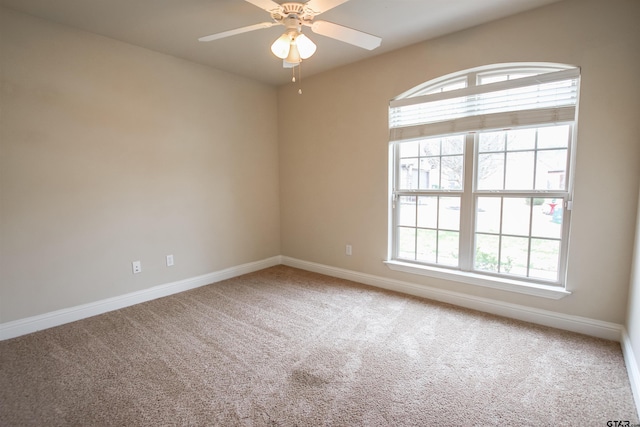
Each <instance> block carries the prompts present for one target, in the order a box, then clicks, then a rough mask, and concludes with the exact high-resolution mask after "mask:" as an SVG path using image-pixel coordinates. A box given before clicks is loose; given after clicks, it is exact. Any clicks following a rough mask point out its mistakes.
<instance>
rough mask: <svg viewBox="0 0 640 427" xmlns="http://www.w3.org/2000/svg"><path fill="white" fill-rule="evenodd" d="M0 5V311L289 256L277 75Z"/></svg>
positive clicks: (25, 312) (84, 299) (13, 315)
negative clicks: (284, 242) (208, 61)
mask: <svg viewBox="0 0 640 427" xmlns="http://www.w3.org/2000/svg"><path fill="white" fill-rule="evenodd" d="M0 15H1V21H0V35H1V45H0V47H1V62H0V67H1V73H2V81H1V85H2V86H1V98H0V112H1V116H0V120H1V123H0V144H1V145H0V156H1V157H0V186H1V187H0V209H1V210H0V250H1V252H0V260H1V265H0V323H3V322H8V321H11V320H16V319H21V318H25V317H29V316H33V315H37V314H41V313H46V312H50V311H53V310H57V309H63V308H67V307H72V306H76V305H79V304H83V303H88V302H92V301H97V300H101V299H104V298H108V297H113V296H117V295H122V294H125V293H129V292H133V291H137V290H142V289H145V288H149V287H152V286H155V285H158V284H164V283H169V282H173V281H177V280H181V279H185V278H191V277H194V276H198V275H201V274H206V273H210V272H214V271H218V270H221V269H224V268H227V267H230V266H237V265H240V264H243V263H246V262H251V261H256V260H261V259H264V258H268V257H271V256H275V255H279V254H280V228H279V227H280V223H279V215H280V214H279V204H278V200H279V193H278V192H279V189H278V141H277V137H278V134H277V111H276V110H277V93H276V90H275V89H274V88H272V87H269V86H266V85H263V84H259V83H256V82H253V81H250V80H246V79H243V78H239V77H236V76H233V75H229V74H225V73H222V72H218V71H215V70H212V69H210V68H207V67H204V66H200V65H196V64H193V63H189V62H186V61H183V60H179V59H176V58H173V57H169V56H166V55H162V54H158V53H155V52H151V51H149V50H145V49H141V48H138V47H134V46H131V45H127V44H124V43H120V42H117V41H114V40H111V39H107V38H103V37H100V36H96V35H93V34H89V33H84V32H81V31H76V30H73V29H70V28H68V27H63V26H59V25H56V24H53V23H50V22H46V21H42V20H39V19H35V18H31V17H29V16H27V15H23V14H18V13H14V12H12V11H9V10H8V9H2V8H0ZM167 254H173V255H174V257H175V263H176V264H175V266H174V267H171V268H167V267H166V266H165V256H166V255H167ZM133 260H141V261H142V268H143V272H142V273H141V274H138V275H135V276H134V275H133V274H132V273H131V261H133Z"/></svg>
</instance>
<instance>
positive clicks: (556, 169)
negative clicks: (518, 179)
mask: <svg viewBox="0 0 640 427" xmlns="http://www.w3.org/2000/svg"><path fill="white" fill-rule="evenodd" d="M566 169H567V150H566V149H564V148H563V149H559V150H543V151H539V152H538V161H537V164H536V190H565V189H566Z"/></svg>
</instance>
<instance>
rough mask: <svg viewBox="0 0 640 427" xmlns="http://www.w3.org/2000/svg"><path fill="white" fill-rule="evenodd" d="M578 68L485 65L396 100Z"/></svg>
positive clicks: (423, 85) (535, 64)
mask: <svg viewBox="0 0 640 427" xmlns="http://www.w3.org/2000/svg"><path fill="white" fill-rule="evenodd" d="M576 68H577V67H575V66H573V65H567V64H558V63H550V62H514V63H504V64H491V65H483V66H480V67H475V68H470V69H467V70H462V71H456V72H455V73H451V74H447V75H445V76H440V77H437V78H435V79H432V80H429V81H427V82H424V83H421V84H419V85H418V86H415V87H413V88H411V89H409V90H408V91H406V92H404V93H402V94H400V95H398V96H397V97H395V98H394V100H399V99H406V98H414V97H417V96H422V95H430V94H434V93H440V92H449V91H452V90H456V89H463V88H466V87H469V86H480V85H484V84H489V83H496V82H502V81H507V80H515V79H519V78H524V77H531V76H537V75H540V74H547V73H553V72H556V71H563V70H569V69H576Z"/></svg>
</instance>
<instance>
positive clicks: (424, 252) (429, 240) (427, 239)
mask: <svg viewBox="0 0 640 427" xmlns="http://www.w3.org/2000/svg"><path fill="white" fill-rule="evenodd" d="M437 247H438V232H437V231H436V230H418V254H417V259H418V261H423V262H431V263H435V262H436V261H437Z"/></svg>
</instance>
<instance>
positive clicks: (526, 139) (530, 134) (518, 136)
mask: <svg viewBox="0 0 640 427" xmlns="http://www.w3.org/2000/svg"><path fill="white" fill-rule="evenodd" d="M534 148H536V130H535V129H520V130H513V131H509V132H508V133H507V151H516V150H533V149H534Z"/></svg>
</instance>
